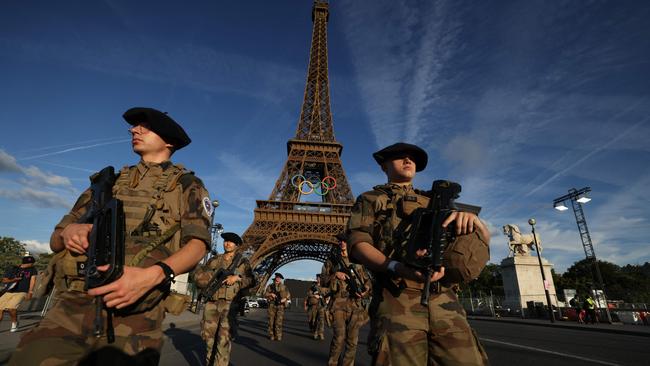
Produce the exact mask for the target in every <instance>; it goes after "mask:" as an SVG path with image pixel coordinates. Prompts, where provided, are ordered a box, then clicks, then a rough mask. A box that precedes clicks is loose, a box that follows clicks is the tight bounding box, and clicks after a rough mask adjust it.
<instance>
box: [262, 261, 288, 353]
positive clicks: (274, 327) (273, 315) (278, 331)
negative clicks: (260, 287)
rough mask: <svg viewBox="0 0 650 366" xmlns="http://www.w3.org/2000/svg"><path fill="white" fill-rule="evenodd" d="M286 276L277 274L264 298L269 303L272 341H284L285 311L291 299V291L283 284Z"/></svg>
mask: <svg viewBox="0 0 650 366" xmlns="http://www.w3.org/2000/svg"><path fill="white" fill-rule="evenodd" d="M282 280H284V276H282V274H281V273H279V272H277V273H276V274H275V278H274V279H273V283H271V284H269V285H268V286H266V291H264V297H266V300H267V301H268V302H269V312H268V314H269V339H270V340H272V341H274V340H275V341H281V340H282V321H283V320H284V309H285V308H286V307H287V301H289V299H290V298H291V294H290V293H289V289H287V286H285V285H284V284H283V283H282Z"/></svg>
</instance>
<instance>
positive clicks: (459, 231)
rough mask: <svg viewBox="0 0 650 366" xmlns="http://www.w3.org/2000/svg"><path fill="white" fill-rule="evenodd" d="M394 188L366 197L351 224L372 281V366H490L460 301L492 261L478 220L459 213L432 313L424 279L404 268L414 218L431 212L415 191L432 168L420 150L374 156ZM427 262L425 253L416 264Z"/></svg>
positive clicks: (353, 244) (436, 276)
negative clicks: (460, 293)
mask: <svg viewBox="0 0 650 366" xmlns="http://www.w3.org/2000/svg"><path fill="white" fill-rule="evenodd" d="M373 157H374V158H375V160H376V161H377V163H378V164H379V165H380V166H381V169H382V171H383V172H384V173H385V174H386V177H387V178H388V182H387V183H386V184H383V185H379V186H375V187H374V188H373V189H372V190H371V191H368V192H365V193H363V194H361V195H360V196H359V197H358V198H357V201H356V203H355V205H354V207H353V209H352V215H351V217H350V220H349V222H348V234H349V235H348V243H349V246H350V248H349V250H350V252H351V257H352V258H353V259H354V260H357V261H359V262H360V263H361V264H363V265H365V266H366V267H367V268H368V269H369V270H370V271H371V272H372V276H373V278H374V279H377V280H376V281H374V283H373V294H372V303H371V305H370V321H371V323H370V325H371V326H370V334H369V340H368V348H369V352H370V353H371V355H372V356H373V364H374V365H434V364H435V365H461V364H462V365H485V364H487V363H488V360H487V355H486V353H485V351H484V349H483V347H482V346H481V344H480V343H479V341H478V337H477V336H476V334H475V332H474V331H473V330H472V329H471V328H470V326H469V324H468V323H467V320H466V315H465V311H464V310H463V307H462V305H461V304H460V302H459V301H458V297H457V295H456V291H455V290H456V289H457V288H458V283H460V282H462V281H470V280H472V279H474V278H476V277H477V276H478V275H479V273H480V271H481V270H482V268H483V267H484V266H485V264H486V262H487V260H488V259H489V249H488V244H489V240H490V234H489V231H488V230H487V228H486V227H485V225H484V224H483V223H482V222H481V220H479V218H478V217H477V215H476V214H473V213H468V212H461V211H454V212H452V213H450V215H449V216H448V217H447V218H446V220H445V221H444V222H443V223H442V226H443V227H445V228H446V227H449V225H451V224H452V223H453V227H454V228H455V234H456V240H455V241H452V242H451V243H449V246H448V248H447V249H446V251H445V253H444V258H443V259H444V261H443V264H444V265H445V266H444V267H442V268H440V271H438V272H434V273H433V274H432V275H431V279H430V280H431V286H430V287H429V291H430V295H429V297H428V298H425V300H427V305H426V306H424V305H422V304H421V303H420V301H421V297H422V293H423V290H424V282H425V279H424V277H423V275H422V273H421V271H418V270H416V269H414V268H412V267H410V266H407V265H406V264H404V263H403V262H404V261H405V260H406V259H405V257H404V253H405V250H406V245H407V243H408V242H407V240H408V236H405V235H404V234H405V233H406V232H407V231H406V230H407V229H408V226H409V225H410V224H411V222H410V220H411V218H412V217H413V216H411V215H412V214H413V212H414V211H415V210H416V209H418V208H424V207H427V206H428V204H429V200H430V198H431V197H430V193H427V192H424V191H420V190H416V189H414V188H413V185H412V182H413V179H414V178H415V174H416V172H419V171H422V170H424V168H425V167H426V165H427V160H428V156H427V153H426V152H425V151H424V150H422V149H421V148H420V147H418V146H415V145H412V144H407V143H401V142H400V143H396V144H393V145H390V146H388V147H386V148H384V149H382V150H380V151H377V152H376V153H374V154H373ZM427 254H429V253H428V252H427V251H425V250H419V251H417V252H416V253H414V256H417V257H421V256H424V255H427Z"/></svg>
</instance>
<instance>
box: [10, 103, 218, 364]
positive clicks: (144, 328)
mask: <svg viewBox="0 0 650 366" xmlns="http://www.w3.org/2000/svg"><path fill="white" fill-rule="evenodd" d="M123 118H124V119H125V120H126V122H128V123H129V124H130V125H131V127H130V128H129V133H130V135H131V145H132V148H133V151H134V152H135V153H136V154H137V155H138V156H139V157H140V161H139V162H138V163H137V164H136V165H132V166H125V167H124V168H122V169H121V171H120V173H119V176H118V177H117V179H116V181H115V183H114V185H113V186H112V193H113V195H114V197H115V198H116V199H118V200H120V201H121V202H122V204H123V207H124V217H125V219H124V225H125V230H124V247H125V249H124V253H125V265H124V267H123V273H122V275H121V276H120V277H119V278H118V279H117V280H115V281H113V282H111V283H109V284H106V285H103V286H99V287H96V288H92V289H90V290H86V289H85V271H84V268H85V263H86V259H87V258H86V255H85V254H86V251H87V249H88V247H89V240H90V239H89V237H90V234H91V232H92V230H93V225H92V224H89V223H87V221H85V220H86V219H85V214H86V212H87V210H88V207H89V206H90V204H91V198H92V191H91V190H90V189H88V190H86V191H84V192H83V193H82V194H81V196H80V197H79V199H78V200H77V202H76V203H75V205H74V207H73V208H72V210H71V211H70V212H69V213H68V214H67V215H65V216H64V217H63V218H62V219H61V221H60V222H59V223H58V224H57V225H56V227H55V230H54V232H53V234H52V236H51V238H50V248H51V249H52V251H54V252H55V253H58V252H61V251H65V255H63V256H62V257H61V259H60V261H61V263H60V265H58V264H57V266H56V269H57V271H59V272H58V274H57V276H60V277H61V278H63V279H64V281H62V282H64V283H65V288H63V289H60V290H59V289H58V291H59V294H58V301H57V302H56V304H55V305H54V307H53V308H52V309H51V310H50V311H49V312H48V313H47V316H46V317H45V318H44V319H43V320H42V321H41V322H40V324H39V326H38V327H36V328H34V329H32V330H31V331H30V332H29V333H27V334H25V335H24V336H23V337H22V339H21V340H20V343H19V344H18V347H17V349H16V351H15V353H14V354H13V356H12V358H11V360H10V361H9V364H10V365H41V364H54V363H71V364H74V363H76V362H77V361H79V360H80V359H82V358H84V357H86V358H87V356H88V354H89V353H91V352H92V351H94V350H97V349H100V348H102V347H103V346H106V345H108V344H109V343H110V346H111V347H115V348H117V349H119V350H121V351H123V352H125V353H126V354H129V355H134V354H138V353H140V352H147V353H149V354H151V351H153V352H154V353H155V356H154V357H153V358H154V359H156V360H155V362H156V363H157V362H158V361H157V358H158V357H159V356H160V349H161V348H162V343H163V333H162V329H161V327H162V321H163V318H164V316H165V310H166V306H165V305H169V306H168V307H167V308H169V309H171V308H173V307H174V306H172V305H173V304H170V302H173V300H177V299H178V297H176V296H175V295H174V294H170V284H171V283H172V282H173V281H174V277H175V276H176V275H179V274H182V273H185V272H187V271H189V270H190V269H192V268H193V267H194V266H195V265H196V264H197V263H198V262H199V261H200V260H201V258H203V256H204V254H205V253H206V250H209V249H210V248H209V243H210V234H209V231H208V227H209V225H210V216H211V213H212V209H213V208H212V205H211V201H210V198H209V196H208V192H207V191H206V189H205V188H204V186H203V183H202V182H201V180H200V179H198V178H197V177H196V176H195V175H194V173H192V172H191V171H188V170H186V169H185V168H184V167H183V166H182V165H176V164H174V163H172V162H171V161H170V160H169V159H170V158H171V156H172V154H173V153H174V152H176V151H178V150H180V149H182V148H183V147H185V146H187V145H188V144H189V143H190V142H191V140H190V138H189V137H188V136H187V134H186V133H185V131H184V130H183V128H182V127H181V126H180V125H179V124H178V123H176V121H174V120H173V119H172V118H171V117H170V116H169V115H167V114H166V113H163V112H160V111H158V110H155V109H152V108H140V107H136V108H131V109H129V110H127V111H126V112H125V113H124V115H123ZM95 178H96V176H95V175H94V176H92V177H91V182H92V181H93V180H94V179H95ZM118 244H119V243H118ZM102 269H106V268H105V267H104V268H100V270H102ZM95 297H102V298H103V301H104V304H105V305H104V306H103V309H101V315H102V316H103V318H102V319H104V320H106V323H107V326H106V331H105V332H98V333H99V334H97V336H96V335H95V333H96V332H95V327H94V324H93V323H94V320H95V311H96V306H95V303H96V301H95ZM107 310H110V314H111V316H110V317H108V318H107V316H108V315H109V313H107ZM111 320H112V324H111ZM111 331H114V333H113V334H114V339H113V338H112V337H111ZM109 338H111V339H109ZM111 341H113V342H111Z"/></svg>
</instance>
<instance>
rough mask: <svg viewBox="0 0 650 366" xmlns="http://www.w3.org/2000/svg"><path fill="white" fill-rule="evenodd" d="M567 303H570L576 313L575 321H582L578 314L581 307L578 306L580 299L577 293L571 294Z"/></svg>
mask: <svg viewBox="0 0 650 366" xmlns="http://www.w3.org/2000/svg"><path fill="white" fill-rule="evenodd" d="M569 305H571V308H572V309H573V311H574V312H575V314H576V321H577V322H578V323H579V324H582V323H584V321H583V320H582V317H581V314H580V313H581V311H582V309H581V308H580V299H579V298H578V294H575V295H573V298H572V299H571V300H569Z"/></svg>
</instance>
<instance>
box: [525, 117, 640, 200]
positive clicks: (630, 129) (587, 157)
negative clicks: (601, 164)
mask: <svg viewBox="0 0 650 366" xmlns="http://www.w3.org/2000/svg"><path fill="white" fill-rule="evenodd" d="M649 119H650V116H648V117H646V118H644V119H642V120H640V121H639V122H637V123H635V124H633V125H632V126H630V127H628V128H627V129H626V130H625V131H623V132H622V133H621V134H619V135H618V136H616V137H615V138H613V139H611V140H609V142H607V143H606V144H605V145H602V146H600V147H598V148H597V149H594V150H593V151H591V152H590V153H589V154H587V155H585V156H583V157H582V158H580V159H578V160H577V161H576V162H575V163H573V164H571V165H569V166H568V167H566V168H564V169H562V170H561V171H559V172H557V173H555V174H553V176H551V177H550V178H548V179H547V180H545V181H544V182H543V183H542V184H540V185H538V186H537V187H535V188H534V189H533V190H532V191H530V192H528V193H526V195H525V196H524V197H528V196H530V195H531V194H533V193H535V192H537V191H539V190H540V189H542V188H543V187H544V186H545V185H547V184H548V183H550V182H551V181H553V180H555V179H556V178H557V177H559V176H561V175H563V174H564V173H566V172H568V171H569V170H571V169H573V168H575V167H576V166H578V165H580V164H582V162H583V161H585V160H587V159H589V158H590V157H592V156H594V155H595V154H597V153H599V152H601V151H603V150H605V149H606V148H608V147H610V146H611V145H612V144H613V143H615V142H617V141H618V140H620V139H621V138H623V137H625V135H627V134H628V133H630V132H631V131H632V130H633V129H635V128H636V127H637V126H639V125H641V124H643V123H645V122H646V121H647V120H649Z"/></svg>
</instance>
